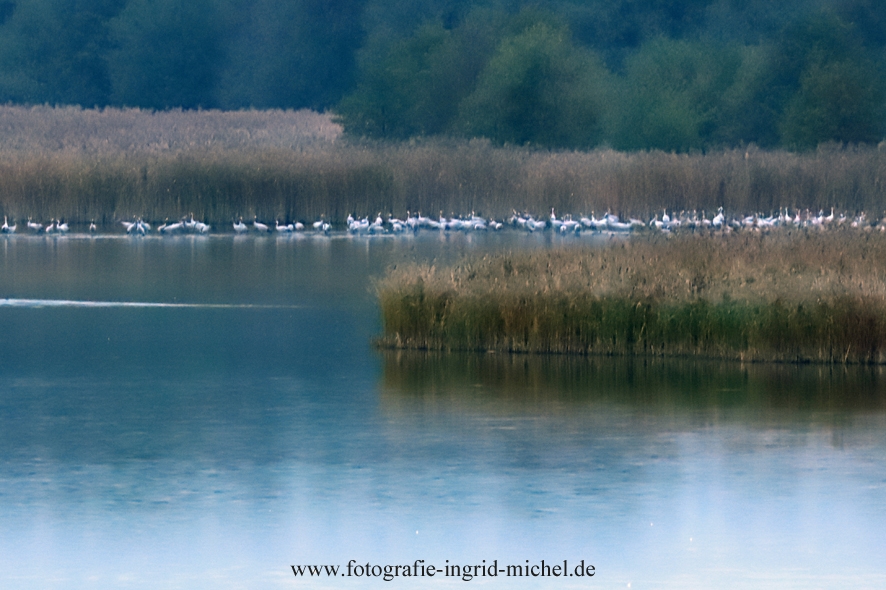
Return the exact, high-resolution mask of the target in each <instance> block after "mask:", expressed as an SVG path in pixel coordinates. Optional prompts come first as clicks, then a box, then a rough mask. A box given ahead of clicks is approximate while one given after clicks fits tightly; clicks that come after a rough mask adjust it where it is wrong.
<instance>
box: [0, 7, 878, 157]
mask: <svg viewBox="0 0 886 590" xmlns="http://www.w3.org/2000/svg"><path fill="white" fill-rule="evenodd" d="M883 6H884V3H882V2H874V1H872V0H787V1H785V2H766V1H765V0H747V1H743V2H738V1H734V0H595V1H593V2H587V1H584V0H554V1H552V2H546V3H543V4H539V3H537V2H534V1H532V2H531V1H530V0H479V1H478V0H392V1H386V0H290V1H287V2H274V1H273V0H193V1H190V2H188V1H185V0H14V1H13V0H0V101H4V102H11V103H14V104H29V105H34V104H60V105H61V104H78V105H82V106H86V107H92V106H115V105H116V106H121V105H122V106H139V107H145V108H153V109H167V108H187V109H191V108H225V109H239V108H303V107H310V108H313V109H318V110H325V109H332V110H334V111H335V112H336V114H338V115H339V116H340V120H341V122H342V123H343V124H344V126H345V128H346V130H347V132H348V133H350V134H352V135H359V136H364V135H365V136H369V137H375V138H384V139H408V138H413V137H424V136H435V135H455V136H468V137H477V136H483V137H486V138H489V139H491V140H492V141H493V142H495V143H498V144H504V143H507V144H517V145H526V144H528V145H531V146H538V147H550V148H568V149H576V148H578V149H584V148H588V147H592V146H597V145H600V144H608V145H612V146H616V147H619V148H622V149H630V150H635V149H636V150H648V149H655V148H658V149H663V150H669V151H671V150H673V151H692V150H696V149H701V150H707V149H712V148H717V147H722V146H728V147H734V146H741V145H746V144H748V143H754V144H757V145H760V146H765V147H790V148H791V149H798V150H806V149H810V148H814V147H815V146H816V145H818V144H819V143H822V142H833V141H837V142H850V143H854V142H870V143H874V142H877V141H879V140H881V139H882V138H883V135H884V129H883V123H882V122H883V121H884V119H886V107H884V103H886V99H884V96H886V86H884V83H883V82H881V80H883V79H884V76H883V73H884V70H886V51H884V48H886V8H883Z"/></svg>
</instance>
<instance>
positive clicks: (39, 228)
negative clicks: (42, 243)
mask: <svg viewBox="0 0 886 590" xmlns="http://www.w3.org/2000/svg"><path fill="white" fill-rule="evenodd" d="M28 228H29V229H32V230H34V231H37V232H39V231H43V224H40V223H37V222H36V221H31V218H30V217H28Z"/></svg>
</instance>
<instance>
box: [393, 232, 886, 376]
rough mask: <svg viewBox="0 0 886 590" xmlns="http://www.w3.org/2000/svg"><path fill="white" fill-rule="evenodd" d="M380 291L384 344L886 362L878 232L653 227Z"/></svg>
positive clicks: (401, 281)
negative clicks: (650, 231)
mask: <svg viewBox="0 0 886 590" xmlns="http://www.w3.org/2000/svg"><path fill="white" fill-rule="evenodd" d="M377 289H378V296H379V300H380V305H381V311H382V319H383V324H384V333H383V335H382V337H381V338H380V339H379V344H380V345H381V346H384V347H393V348H418V349H433V350H479V351H484V350H502V351H512V352H553V353H578V354H648V355H665V356H681V355H693V356H703V357H712V358H734V359H742V360H775V361H801V362H805V361H817V362H864V363H883V362H886V236H884V235H883V234H881V233H879V232H869V233H860V232H857V231H831V232H819V231H807V230H793V231H781V232H775V233H772V234H768V235H767V234H752V233H742V234H730V235H719V234H716V235H715V234H707V235H688V236H679V237H663V236H656V235H650V236H644V237H638V238H632V239H631V240H629V241H622V240H619V241H615V242H613V243H612V244H611V245H609V246H608V247H604V248H596V249H595V248H571V249H557V250H545V251H539V252H519V253H501V254H494V255H485V256H482V257H479V258H476V257H475V258H468V259H466V260H464V261H463V262H461V263H459V264H456V265H454V266H451V267H445V268H436V267H435V266H427V265H412V266H407V267H400V268H397V269H394V270H392V271H390V272H389V274H388V275H387V276H386V277H384V278H383V279H382V280H380V281H379V283H378V285H377Z"/></svg>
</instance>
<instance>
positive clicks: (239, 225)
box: [234, 217, 249, 234]
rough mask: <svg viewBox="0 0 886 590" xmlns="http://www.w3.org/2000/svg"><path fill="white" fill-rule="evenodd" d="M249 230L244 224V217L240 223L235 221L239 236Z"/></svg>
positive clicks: (235, 229)
mask: <svg viewBox="0 0 886 590" xmlns="http://www.w3.org/2000/svg"><path fill="white" fill-rule="evenodd" d="M247 229H249V228H247V227H246V224H245V223H243V218H242V217H241V218H240V221H235V222H234V231H235V232H237V233H238V234H242V233H243V232H245V231H246V230H247Z"/></svg>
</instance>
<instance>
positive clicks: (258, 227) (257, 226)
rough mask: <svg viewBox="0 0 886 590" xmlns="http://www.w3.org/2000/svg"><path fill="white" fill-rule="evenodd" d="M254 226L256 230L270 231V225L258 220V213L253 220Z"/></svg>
mask: <svg viewBox="0 0 886 590" xmlns="http://www.w3.org/2000/svg"><path fill="white" fill-rule="evenodd" d="M252 227H254V228H255V229H256V231H260V232H265V233H266V232H267V231H268V226H267V225H265V224H264V223H262V222H260V221H259V220H258V216H257V215H256V216H255V218H254V219H253V220H252Z"/></svg>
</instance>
